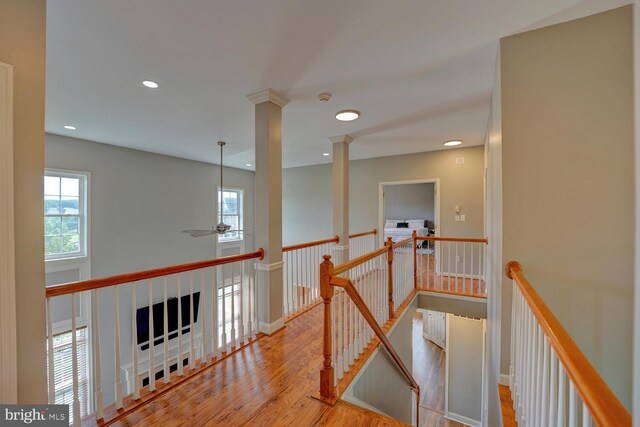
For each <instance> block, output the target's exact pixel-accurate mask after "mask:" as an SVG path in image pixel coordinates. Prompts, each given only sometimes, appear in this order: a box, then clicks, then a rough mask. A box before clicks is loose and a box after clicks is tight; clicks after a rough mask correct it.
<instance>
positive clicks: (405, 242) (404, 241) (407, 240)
mask: <svg viewBox="0 0 640 427" xmlns="http://www.w3.org/2000/svg"><path fill="white" fill-rule="evenodd" d="M411 241H413V237H408V238H406V239H404V240H400V241H399V242H397V243H394V244H393V249H395V248H399V247H400V246H404V245H406V244H407V243H409V242H411Z"/></svg>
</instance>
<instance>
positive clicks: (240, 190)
mask: <svg viewBox="0 0 640 427" xmlns="http://www.w3.org/2000/svg"><path fill="white" fill-rule="evenodd" d="M224 191H225V192H228V193H237V194H238V214H237V215H226V216H237V217H238V227H240V230H244V189H243V188H234V187H224ZM221 204H222V188H221V187H220V186H218V187H217V191H216V220H215V221H214V223H215V224H217V223H218V221H220V214H221V210H222V206H221ZM224 216H225V215H224V214H222V217H223V221H224ZM233 231H234V230H231V231H230V233H232V232H233ZM237 235H238V236H237V237H228V238H225V237H223V236H224V235H223V234H218V235H217V236H218V243H232V242H244V232H240V233H237Z"/></svg>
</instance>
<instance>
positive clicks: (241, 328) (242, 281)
mask: <svg viewBox="0 0 640 427" xmlns="http://www.w3.org/2000/svg"><path fill="white" fill-rule="evenodd" d="M239 267H240V286H239V290H238V292H239V295H240V297H239V301H240V302H239V305H240V317H239V324H238V327H239V329H240V331H239V332H238V333H239V336H240V341H241V342H242V343H244V342H245V336H244V335H245V332H244V301H243V299H244V296H243V288H244V264H243V262H242V261H240V265H239Z"/></svg>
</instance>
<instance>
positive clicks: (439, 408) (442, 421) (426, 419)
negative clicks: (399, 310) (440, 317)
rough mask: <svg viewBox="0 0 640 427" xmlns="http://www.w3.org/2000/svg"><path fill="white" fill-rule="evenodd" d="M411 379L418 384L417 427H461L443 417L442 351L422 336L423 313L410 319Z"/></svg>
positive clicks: (443, 358)
mask: <svg viewBox="0 0 640 427" xmlns="http://www.w3.org/2000/svg"><path fill="white" fill-rule="evenodd" d="M413 376H414V377H415V379H416V381H417V382H418V384H419V385H420V427H461V426H464V424H460V423H458V422H456V421H452V420H448V419H446V418H445V417H444V380H445V352H444V350H442V349H441V348H440V347H438V346H437V345H435V344H434V343H432V342H431V341H429V340H427V339H425V338H424V337H423V336H422V314H421V313H419V312H417V313H416V314H415V315H414V316H413Z"/></svg>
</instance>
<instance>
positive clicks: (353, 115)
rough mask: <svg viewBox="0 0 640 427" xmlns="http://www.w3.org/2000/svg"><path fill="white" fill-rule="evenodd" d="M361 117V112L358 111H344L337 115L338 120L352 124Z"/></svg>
mask: <svg viewBox="0 0 640 427" xmlns="http://www.w3.org/2000/svg"><path fill="white" fill-rule="evenodd" d="M358 117H360V112H359V111H356V110H342V111H338V112H337V113H336V119H338V120H340V121H341V122H350V121H352V120H355V119H357V118H358Z"/></svg>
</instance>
